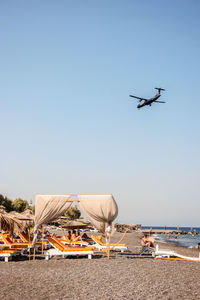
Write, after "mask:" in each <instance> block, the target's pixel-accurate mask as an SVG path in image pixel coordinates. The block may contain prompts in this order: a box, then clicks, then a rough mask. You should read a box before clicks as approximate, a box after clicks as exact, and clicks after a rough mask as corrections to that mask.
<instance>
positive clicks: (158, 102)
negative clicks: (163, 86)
mask: <svg viewBox="0 0 200 300" xmlns="http://www.w3.org/2000/svg"><path fill="white" fill-rule="evenodd" d="M154 102H157V103H166V102H164V101H157V100H156V101H154Z"/></svg>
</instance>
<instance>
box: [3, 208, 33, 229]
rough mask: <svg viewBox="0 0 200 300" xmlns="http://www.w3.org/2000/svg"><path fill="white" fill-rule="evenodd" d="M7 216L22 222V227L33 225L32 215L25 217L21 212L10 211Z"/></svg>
mask: <svg viewBox="0 0 200 300" xmlns="http://www.w3.org/2000/svg"><path fill="white" fill-rule="evenodd" d="M8 215H9V216H11V217H13V218H15V219H17V220H19V221H20V222H21V223H22V224H23V227H24V228H28V227H31V226H33V225H34V224H33V223H34V222H33V219H34V217H33V216H31V217H27V216H26V215H23V214H22V213H21V214H20V213H18V212H16V211H11V212H9V213H8Z"/></svg>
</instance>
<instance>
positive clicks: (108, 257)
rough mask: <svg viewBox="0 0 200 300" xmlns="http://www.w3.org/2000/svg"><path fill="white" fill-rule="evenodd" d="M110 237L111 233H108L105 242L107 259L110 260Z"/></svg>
mask: <svg viewBox="0 0 200 300" xmlns="http://www.w3.org/2000/svg"><path fill="white" fill-rule="evenodd" d="M110 236H111V233H110V232H109V233H108V242H107V259H110Z"/></svg>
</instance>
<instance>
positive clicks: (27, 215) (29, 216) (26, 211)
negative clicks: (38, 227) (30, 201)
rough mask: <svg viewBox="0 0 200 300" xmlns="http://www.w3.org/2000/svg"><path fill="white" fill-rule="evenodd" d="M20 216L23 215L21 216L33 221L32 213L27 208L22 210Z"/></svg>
mask: <svg viewBox="0 0 200 300" xmlns="http://www.w3.org/2000/svg"><path fill="white" fill-rule="evenodd" d="M21 215H23V216H25V217H27V218H29V219H32V220H34V215H33V212H32V210H31V209H30V208H27V209H26V210H24V211H23V212H22V213H21Z"/></svg>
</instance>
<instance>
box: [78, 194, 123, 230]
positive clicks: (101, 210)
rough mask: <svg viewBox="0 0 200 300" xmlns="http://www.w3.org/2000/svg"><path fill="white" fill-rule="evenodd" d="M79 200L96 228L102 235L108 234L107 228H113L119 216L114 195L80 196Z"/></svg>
mask: <svg viewBox="0 0 200 300" xmlns="http://www.w3.org/2000/svg"><path fill="white" fill-rule="evenodd" d="M78 199H79V201H80V207H81V208H82V209H83V211H84V212H85V214H86V215H87V217H88V219H89V220H90V222H91V223H92V224H93V226H94V227H95V228H97V229H98V230H99V231H100V232H102V233H105V232H106V228H108V227H110V228H111V225H112V222H113V221H114V219H115V218H116V217H117V215H118V206H117V203H116V202H115V200H114V197H113V196H112V195H78Z"/></svg>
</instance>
